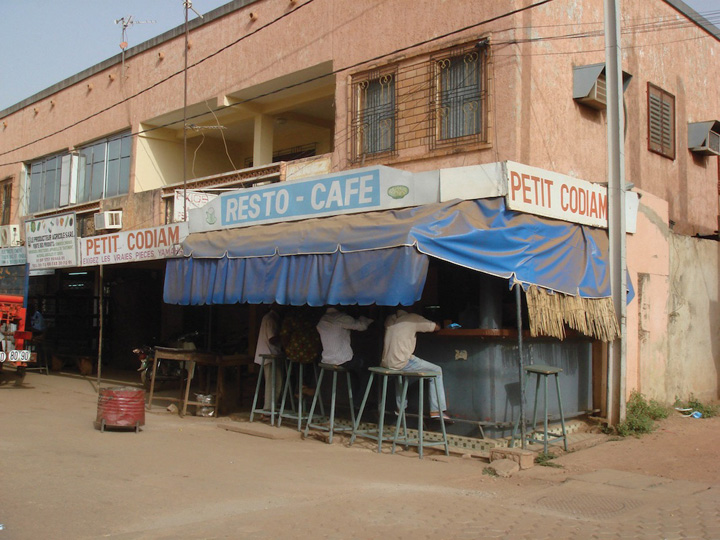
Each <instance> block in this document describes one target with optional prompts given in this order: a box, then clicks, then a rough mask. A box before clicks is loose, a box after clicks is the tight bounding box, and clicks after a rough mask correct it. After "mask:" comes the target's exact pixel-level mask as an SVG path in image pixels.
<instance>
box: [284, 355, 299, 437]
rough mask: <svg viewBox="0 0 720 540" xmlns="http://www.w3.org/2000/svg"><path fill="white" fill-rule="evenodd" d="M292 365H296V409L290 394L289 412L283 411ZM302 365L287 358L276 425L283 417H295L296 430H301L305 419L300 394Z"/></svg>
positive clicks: (292, 418)
mask: <svg viewBox="0 0 720 540" xmlns="http://www.w3.org/2000/svg"><path fill="white" fill-rule="evenodd" d="M293 366H297V372H298V395H297V397H298V408H297V411H295V404H294V403H293V399H292V394H291V395H290V409H291V412H285V400H286V398H287V396H288V392H290V378H291V377H292V372H293ZM303 366H304V364H303V363H302V362H298V361H296V360H293V359H290V358H288V362H287V365H286V373H285V385H284V386H283V392H282V402H281V403H280V412H278V427H280V425H281V424H282V419H283V418H289V419H291V420H295V419H297V423H298V426H297V428H298V431H302V422H303V420H305V417H304V416H303V394H302V387H303Z"/></svg>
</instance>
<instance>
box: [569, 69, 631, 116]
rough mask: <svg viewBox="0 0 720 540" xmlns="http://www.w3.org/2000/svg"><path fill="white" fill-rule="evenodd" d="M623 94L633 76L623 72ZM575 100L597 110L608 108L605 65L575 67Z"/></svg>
mask: <svg viewBox="0 0 720 540" xmlns="http://www.w3.org/2000/svg"><path fill="white" fill-rule="evenodd" d="M622 75H623V92H624V91H625V90H626V89H627V87H628V84H630V79H632V75H630V74H629V73H626V72H624V71H623V74H622ZM573 99H574V100H575V101H577V102H579V103H582V104H583V105H587V106H588V107H592V108H593V109H597V110H600V111H602V110H605V108H606V107H607V78H606V76H605V64H591V65H588V66H574V67H573Z"/></svg>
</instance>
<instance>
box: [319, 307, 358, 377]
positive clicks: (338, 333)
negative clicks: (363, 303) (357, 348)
mask: <svg viewBox="0 0 720 540" xmlns="http://www.w3.org/2000/svg"><path fill="white" fill-rule="evenodd" d="M371 323H372V319H368V318H367V317H363V316H360V317H358V318H357V319H356V318H355V317H352V316H350V315H348V314H347V313H343V312H342V311H339V310H337V309H336V308H334V307H329V308H327V310H326V311H325V314H324V315H323V316H322V317H321V318H320V321H318V324H317V331H318V333H319V334H320V340H321V341H322V346H323V351H322V359H321V361H322V362H324V363H326V364H334V365H336V366H337V365H342V366H343V367H344V368H346V369H347V370H348V371H349V372H350V373H351V374H352V375H355V378H356V379H357V378H358V377H359V378H360V380H362V377H363V375H364V374H365V373H364V372H365V371H366V370H367V367H368V366H367V362H366V359H365V358H364V357H363V356H361V355H356V354H354V353H353V349H352V345H351V343H350V332H351V331H352V330H358V331H361V332H364V331H365V330H367V328H368V326H370V324H371Z"/></svg>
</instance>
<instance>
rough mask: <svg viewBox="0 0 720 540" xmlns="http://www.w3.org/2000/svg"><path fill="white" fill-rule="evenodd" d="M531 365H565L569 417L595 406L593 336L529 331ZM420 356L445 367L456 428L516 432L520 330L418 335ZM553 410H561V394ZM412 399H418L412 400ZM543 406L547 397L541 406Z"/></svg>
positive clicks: (529, 397) (530, 392) (473, 432)
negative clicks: (532, 334)
mask: <svg viewBox="0 0 720 540" xmlns="http://www.w3.org/2000/svg"><path fill="white" fill-rule="evenodd" d="M523 348H524V352H525V363H526V364H527V363H536V364H548V365H551V366H556V367H559V368H562V370H563V373H562V374H561V375H560V388H561V392H562V396H563V409H564V412H565V417H566V419H567V418H572V417H574V416H577V415H578V414H579V413H582V412H585V411H587V410H590V409H591V408H592V340H591V339H589V338H585V337H581V336H578V335H573V336H570V337H568V338H567V339H566V340H565V341H559V340H557V339H553V338H531V337H530V336H529V333H524V335H523ZM415 354H416V355H417V356H418V357H420V358H422V359H424V360H428V361H429V362H433V363H435V364H438V365H440V366H441V367H442V368H443V378H444V382H445V393H446V395H447V400H448V410H449V411H450V413H451V414H452V415H453V416H455V417H456V418H458V419H460V420H468V421H470V422H464V421H460V422H457V423H456V424H455V425H453V426H451V429H450V432H451V433H455V434H458V435H466V436H472V437H476V436H479V435H480V428H479V427H478V423H481V425H482V427H483V431H484V432H485V434H486V436H488V437H491V438H497V437H504V436H508V435H510V431H511V429H512V428H511V427H510V426H511V424H512V422H514V421H515V419H516V418H517V415H518V414H519V412H520V384H519V371H518V362H519V358H518V343H517V330H514V329H500V330H486V329H462V328H459V329H449V328H446V329H442V330H440V331H438V332H435V333H433V334H418V336H417V348H416V349H415ZM550 396H551V397H550V403H549V412H550V415H551V416H556V417H557V414H558V407H557V403H556V400H555V397H554V396H555V393H554V392H552V393H550ZM534 399H535V387H534V384H531V385H530V386H528V389H527V393H526V411H527V412H526V415H527V416H530V415H532V406H533V401H534ZM410 403H411V404H412V403H413V400H412V398H411V399H410ZM538 405H539V406H540V407H542V401H541V402H540V403H539V404H538Z"/></svg>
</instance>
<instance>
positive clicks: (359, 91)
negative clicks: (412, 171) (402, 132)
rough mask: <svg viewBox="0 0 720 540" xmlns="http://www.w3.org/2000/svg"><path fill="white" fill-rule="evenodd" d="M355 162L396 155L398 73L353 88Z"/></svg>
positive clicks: (357, 82) (368, 79) (354, 85)
mask: <svg viewBox="0 0 720 540" xmlns="http://www.w3.org/2000/svg"><path fill="white" fill-rule="evenodd" d="M353 98H354V99H353V115H352V118H353V120H352V133H353V158H354V160H360V159H362V158H363V157H364V156H366V155H377V154H383V153H389V152H394V151H395V127H396V126H395V123H396V122H395V120H396V108H395V104H396V95H395V73H394V72H393V73H383V74H378V75H374V76H370V77H367V78H364V79H362V80H359V81H356V82H355V83H354V84H353Z"/></svg>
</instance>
